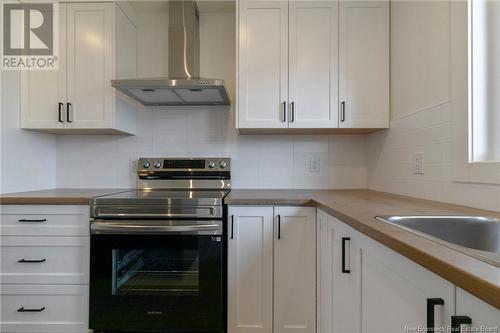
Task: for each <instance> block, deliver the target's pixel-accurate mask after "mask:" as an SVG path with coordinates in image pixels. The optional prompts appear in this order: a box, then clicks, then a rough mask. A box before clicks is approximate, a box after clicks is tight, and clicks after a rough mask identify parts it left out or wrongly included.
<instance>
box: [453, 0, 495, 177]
mask: <svg viewBox="0 0 500 333" xmlns="http://www.w3.org/2000/svg"><path fill="white" fill-rule="evenodd" d="M468 17H469V13H468V1H467V0H463V1H451V29H450V30H451V33H450V34H451V36H450V38H451V62H452V65H451V68H452V70H451V82H452V102H451V109H452V110H453V111H452V114H453V118H452V120H453V123H452V130H453V133H452V139H453V140H452V141H453V144H452V149H453V151H452V170H453V180H454V181H456V182H468V183H486V184H500V162H470V161H469V160H470V159H469V152H470V147H471V142H470V139H469V126H470V115H469V96H468V95H469V45H468V44H469V40H468V37H467V36H468V35H469V34H468V30H469V24H468V22H469V20H468Z"/></svg>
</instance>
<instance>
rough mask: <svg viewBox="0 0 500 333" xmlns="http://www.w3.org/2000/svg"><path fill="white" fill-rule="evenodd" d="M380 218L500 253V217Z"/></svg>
mask: <svg viewBox="0 0 500 333" xmlns="http://www.w3.org/2000/svg"><path fill="white" fill-rule="evenodd" d="M376 218H377V219H378V220H381V221H384V222H388V223H391V224H394V225H396V226H398V227H401V228H404V229H408V230H410V231H417V232H419V233H423V234H427V235H430V236H433V237H436V238H439V239H441V240H444V241H446V242H449V243H453V244H456V245H460V246H464V247H467V248H471V249H476V250H481V251H487V252H494V253H500V219H497V218H493V217H480V216H377V217H376Z"/></svg>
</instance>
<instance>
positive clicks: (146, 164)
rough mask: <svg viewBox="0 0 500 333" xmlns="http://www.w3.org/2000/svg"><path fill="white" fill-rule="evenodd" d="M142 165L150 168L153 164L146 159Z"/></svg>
mask: <svg viewBox="0 0 500 333" xmlns="http://www.w3.org/2000/svg"><path fill="white" fill-rule="evenodd" d="M142 166H143V167H144V169H148V168H149V167H150V166H151V163H149V161H144V162H143V163H142Z"/></svg>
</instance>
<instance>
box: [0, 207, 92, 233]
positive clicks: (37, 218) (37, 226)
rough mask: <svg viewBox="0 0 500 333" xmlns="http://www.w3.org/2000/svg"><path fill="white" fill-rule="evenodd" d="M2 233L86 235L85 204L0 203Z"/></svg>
mask: <svg viewBox="0 0 500 333" xmlns="http://www.w3.org/2000/svg"><path fill="white" fill-rule="evenodd" d="M0 235H2V236H88V235H89V208H88V206H2V207H1V215H0Z"/></svg>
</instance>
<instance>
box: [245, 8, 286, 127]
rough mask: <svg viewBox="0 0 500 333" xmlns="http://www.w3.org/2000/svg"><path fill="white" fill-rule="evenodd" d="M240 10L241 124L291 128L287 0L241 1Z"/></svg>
mask: <svg viewBox="0 0 500 333" xmlns="http://www.w3.org/2000/svg"><path fill="white" fill-rule="evenodd" d="M239 11H240V15H239V32H238V36H239V39H238V40H239V41H238V44H239V61H238V63H239V71H238V110H239V118H238V122H239V124H238V126H239V127H241V128H284V127H288V123H287V114H286V112H287V104H288V2H286V1H241V2H240V3H239Z"/></svg>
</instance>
